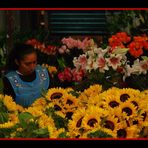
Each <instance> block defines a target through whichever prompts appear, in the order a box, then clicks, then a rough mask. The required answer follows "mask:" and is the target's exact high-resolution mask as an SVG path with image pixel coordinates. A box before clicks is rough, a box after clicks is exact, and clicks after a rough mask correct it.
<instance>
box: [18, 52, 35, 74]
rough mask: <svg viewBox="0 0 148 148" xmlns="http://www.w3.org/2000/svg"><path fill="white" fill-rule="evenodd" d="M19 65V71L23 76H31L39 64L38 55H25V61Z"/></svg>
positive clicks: (21, 61) (22, 60)
mask: <svg viewBox="0 0 148 148" xmlns="http://www.w3.org/2000/svg"><path fill="white" fill-rule="evenodd" d="M17 64H18V71H19V72H20V73H21V74H23V75H29V74H31V73H33V72H34V70H35V67H36V64H37V54H36V53H30V54H28V55H25V56H24V58H23V59H21V60H20V61H19V62H17Z"/></svg>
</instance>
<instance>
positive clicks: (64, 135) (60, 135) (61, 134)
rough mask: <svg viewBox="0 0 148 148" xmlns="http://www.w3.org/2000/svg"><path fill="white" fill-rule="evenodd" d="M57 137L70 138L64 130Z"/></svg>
mask: <svg viewBox="0 0 148 148" xmlns="http://www.w3.org/2000/svg"><path fill="white" fill-rule="evenodd" d="M57 138H69V136H67V135H66V132H62V133H60V134H59V136H58V137H57Z"/></svg>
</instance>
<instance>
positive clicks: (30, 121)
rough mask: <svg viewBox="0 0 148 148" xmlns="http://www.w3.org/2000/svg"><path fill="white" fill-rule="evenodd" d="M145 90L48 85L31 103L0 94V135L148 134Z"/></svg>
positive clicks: (6, 136) (73, 136)
mask: <svg viewBox="0 0 148 148" xmlns="http://www.w3.org/2000/svg"><path fill="white" fill-rule="evenodd" d="M147 98H148V91H147V90H145V91H140V90H136V89H132V88H124V89H119V88H116V87H112V88H110V89H108V90H105V91H103V89H102V86H101V85H98V84H94V85H91V86H90V87H89V88H87V89H85V90H84V91H82V92H81V91H75V90H74V89H72V88H66V89H63V88H61V87H57V88H51V89H49V90H47V92H44V93H43V96H42V97H41V98H38V99H37V100H36V101H35V102H34V103H33V104H32V105H31V106H30V107H28V108H23V107H21V106H19V105H16V104H15V103H14V101H13V99H12V98H11V97H10V96H4V95H0V105H1V106H0V137H2V138H83V139H87V138H144V137H148V134H147V129H148V107H147V101H148V99H147Z"/></svg>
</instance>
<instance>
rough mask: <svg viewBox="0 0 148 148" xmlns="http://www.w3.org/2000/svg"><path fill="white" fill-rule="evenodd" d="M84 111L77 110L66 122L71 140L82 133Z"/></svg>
mask: <svg viewBox="0 0 148 148" xmlns="http://www.w3.org/2000/svg"><path fill="white" fill-rule="evenodd" d="M85 112H86V109H85V108H78V109H77V110H76V111H75V112H74V114H73V115H72V118H71V119H70V120H69V122H68V129H69V135H70V136H71V137H73V138H75V137H77V136H79V135H81V134H82V133H81V132H82V130H81V129H83V128H82V119H83V118H84V116H85Z"/></svg>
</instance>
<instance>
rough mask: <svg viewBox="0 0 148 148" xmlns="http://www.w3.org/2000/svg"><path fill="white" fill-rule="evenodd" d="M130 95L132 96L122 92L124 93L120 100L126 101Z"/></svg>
mask: <svg viewBox="0 0 148 148" xmlns="http://www.w3.org/2000/svg"><path fill="white" fill-rule="evenodd" d="M129 97H130V96H129V95H128V94H122V95H121V96H120V100H121V101H122V102H125V101H126V100H128V98H129Z"/></svg>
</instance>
